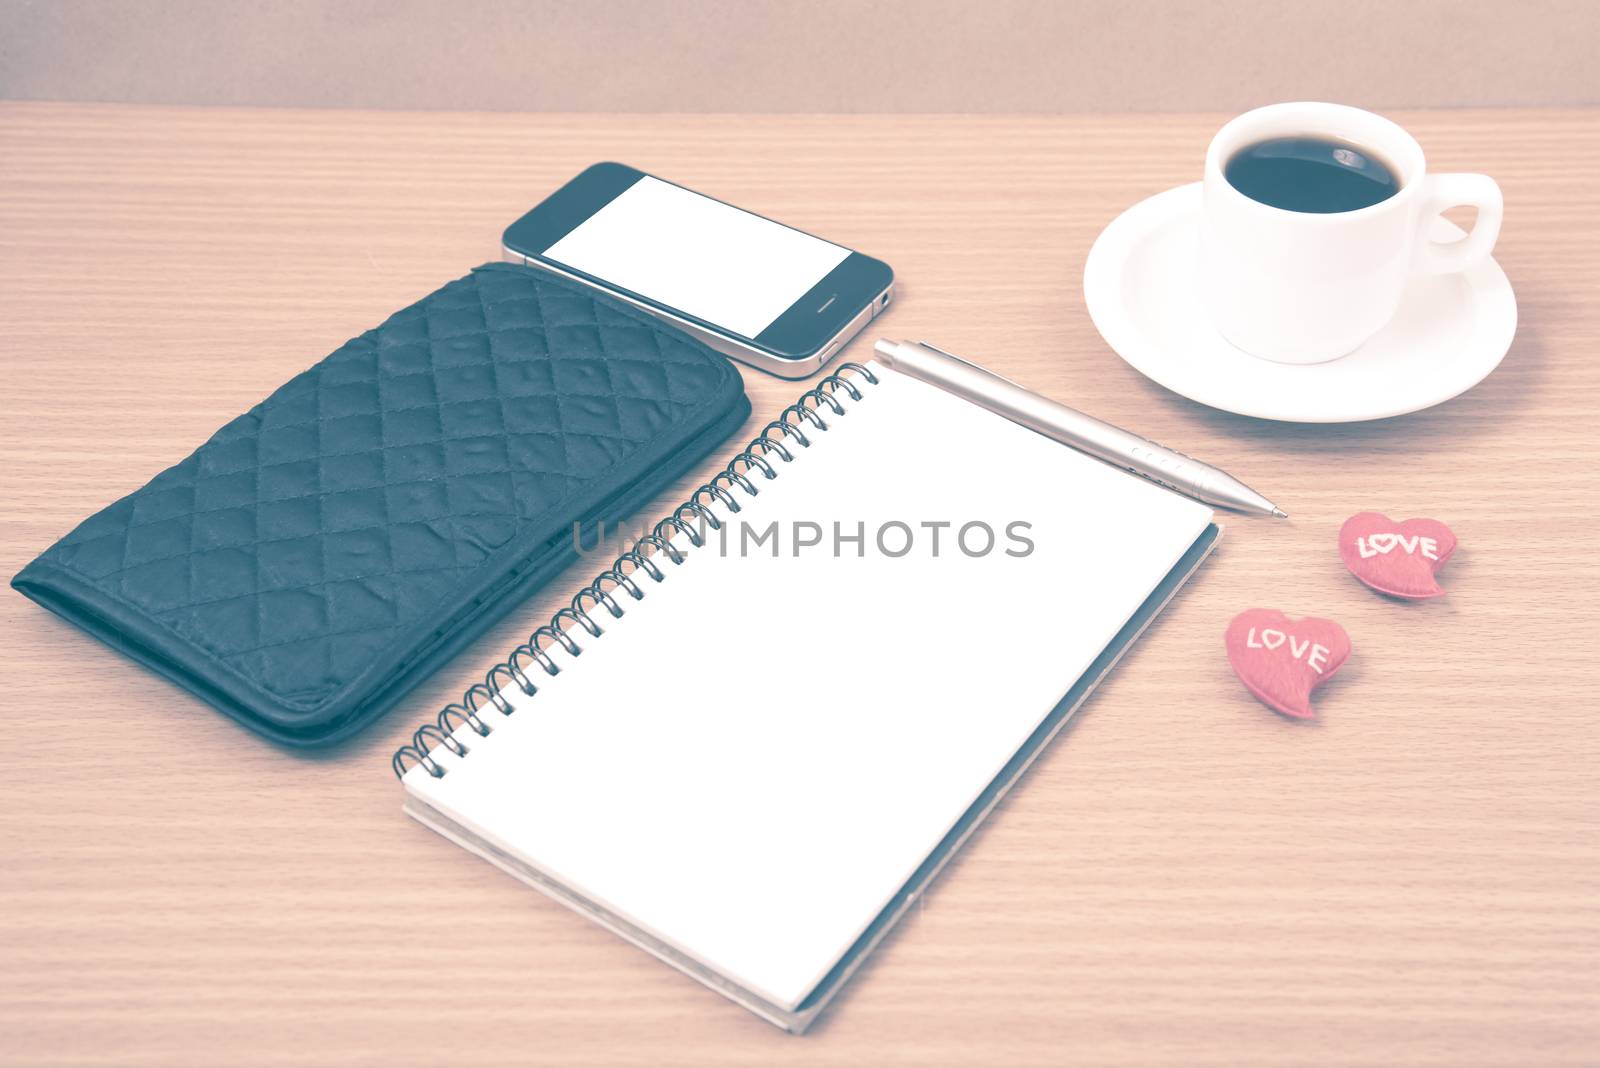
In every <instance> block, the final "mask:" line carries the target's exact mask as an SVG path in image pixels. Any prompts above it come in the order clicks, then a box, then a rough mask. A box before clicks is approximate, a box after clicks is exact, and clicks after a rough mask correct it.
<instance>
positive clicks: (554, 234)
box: [503, 162, 894, 360]
mask: <svg viewBox="0 0 1600 1068" xmlns="http://www.w3.org/2000/svg"><path fill="white" fill-rule="evenodd" d="M644 177H651V178H656V180H657V181H662V182H665V181H667V180H666V179H665V178H657V177H656V176H655V175H646V173H645V172H644V171H641V170H637V169H635V168H633V167H629V166H627V165H626V164H622V163H612V162H606V163H596V164H593V165H591V166H589V167H587V168H585V169H584V170H583V172H582V173H580V174H578V175H577V176H576V177H575V178H573V179H572V180H571V181H569V182H567V183H566V184H565V185H563V186H562V187H561V188H560V189H557V190H556V191H555V192H554V193H552V194H550V195H549V196H548V197H546V198H545V199H544V200H542V201H540V202H539V203H538V204H537V205H535V206H534V207H533V208H532V210H530V211H529V212H528V213H527V214H525V215H523V216H522V218H520V219H518V220H517V221H516V222H514V223H512V224H511V225H510V226H508V227H506V231H505V235H504V237H503V242H504V244H505V247H506V248H507V249H509V250H510V251H512V252H514V253H516V254H517V255H519V256H523V257H526V258H527V259H529V260H533V261H537V262H539V263H543V264H548V265H549V266H551V267H553V268H556V269H558V270H560V271H562V272H564V273H566V274H570V275H573V276H575V277H578V278H582V279H584V280H585V281H587V282H589V283H591V284H593V285H595V286H598V287H600V288H602V289H606V290H609V291H611V292H615V293H619V294H621V295H623V296H625V297H627V298H628V299H630V300H633V301H637V302H638V303H640V304H644V305H646V306H648V307H651V308H655V309H658V310H660V311H662V312H665V313H667V314H669V315H672V316H676V317H677V318H680V319H683V320H685V321H687V322H691V323H694V324H696V325H697V326H700V327H702V328H704V329H706V330H710V331H712V332H714V333H717V334H720V335H722V336H723V337H728V338H732V339H733V340H735V341H739V342H741V343H743V344H745V345H750V346H753V347H755V348H758V349H760V350H762V351H763V352H766V353H768V354H770V355H772V356H774V357H777V358H778V359H783V360H804V359H808V358H810V357H812V356H815V355H816V354H817V353H819V352H821V351H822V350H823V348H824V347H826V346H827V345H828V344H829V342H831V341H832V340H833V339H834V338H835V337H837V336H838V334H839V332H840V331H841V330H843V329H844V328H845V326H846V325H847V324H848V323H850V321H851V320H853V319H854V318H855V317H856V316H858V315H859V314H860V313H861V312H862V310H863V309H865V308H866V307H868V306H869V305H871V304H872V302H873V301H875V300H877V299H878V297H879V296H881V295H882V294H883V293H884V291H885V290H887V289H888V288H889V286H890V284H892V283H893V281H894V272H893V271H892V270H890V268H889V265H888V264H887V263H884V262H883V261H882V260H878V259H874V258H872V257H871V256H865V255H862V254H861V253H859V252H855V251H853V250H852V251H851V253H850V255H848V256H846V257H845V258H844V260H843V261H841V262H840V263H839V265H838V266H837V267H835V268H834V269H833V270H832V271H829V272H828V274H827V275H825V276H824V277H823V278H822V280H821V281H819V282H818V283H817V284H816V285H814V286H812V287H811V289H810V290H808V291H807V292H806V293H805V294H804V295H803V296H801V297H800V299H799V300H797V301H795V302H794V303H793V304H792V305H790V306H789V308H788V309H787V310H785V311H784V312H783V314H781V315H779V316H778V318H777V319H775V320H773V322H772V324H771V325H770V326H768V327H767V328H766V329H765V330H763V331H761V333H759V334H757V335H756V336H755V337H746V336H745V335H743V334H738V333H735V332H734V331H732V330H729V329H728V328H727V327H725V326H721V325H719V324H717V323H713V322H710V321H708V320H705V319H701V318H699V317H698V316H695V315H691V314H689V313H688V312H686V311H684V310H683V309H681V308H674V307H672V306H670V305H667V304H663V303H661V302H660V301H656V300H652V299H651V298H649V297H647V296H645V295H644V294H642V293H635V292H633V291H632V290H629V289H624V288H623V287H622V286H619V285H617V284H615V283H614V282H611V281H608V280H607V279H604V278H600V277H597V276H595V275H591V274H588V273H586V272H584V271H580V270H578V269H577V268H575V267H572V266H569V265H568V264H565V263H561V262H559V261H556V260H552V259H547V258H546V257H545V255H544V252H545V250H546V249H548V248H549V247H550V246H551V245H554V244H555V243H556V242H557V241H559V240H561V238H563V237H565V236H566V235H567V234H569V233H571V232H572V231H573V230H574V229H576V228H577V227H578V225H579V224H581V223H582V222H583V221H584V220H586V219H588V218H589V217H590V216H591V215H593V214H594V213H595V212H597V211H599V210H600V209H601V208H603V207H605V206H606V205H607V204H609V203H611V201H613V200H615V199H616V198H617V197H618V196H620V195H621V194H622V193H623V192H625V191H626V190H627V189H628V188H629V187H631V186H632V185H633V184H634V183H635V182H637V181H638V180H639V179H641V178H644ZM668 184H669V185H677V183H676V182H669V183H668ZM678 188H680V189H686V190H688V191H689V192H692V193H697V191H696V190H692V189H688V186H682V185H680V186H678ZM698 195H700V196H705V194H704V193H698ZM709 199H712V200H715V199H716V198H715V197H711V198H709ZM717 203H719V204H727V206H728V207H730V208H734V209H735V210H737V211H745V210H746V209H744V208H739V207H738V206H737V205H734V204H728V202H727V201H725V200H718V201H717ZM749 214H752V215H754V214H756V213H755V212H749ZM757 217H758V218H762V219H765V218H766V216H764V215H760V216H757ZM767 221H768V222H771V223H774V224H775V225H778V226H784V225H785V224H783V223H780V222H777V220H775V219H767ZM787 229H791V230H793V229H795V227H792V226H790V227H787ZM799 232H800V233H805V231H804V230H801V231H799ZM808 236H815V235H808ZM819 240H826V238H820V239H819ZM830 243H833V242H830Z"/></svg>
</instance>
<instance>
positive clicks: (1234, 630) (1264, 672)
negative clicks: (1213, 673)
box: [1223, 608, 1350, 719]
mask: <svg viewBox="0 0 1600 1068" xmlns="http://www.w3.org/2000/svg"><path fill="white" fill-rule="evenodd" d="M1223 643H1224V644H1225V645H1226V646H1227V649H1228V663H1229V664H1231V665H1232V666H1233V673H1234V674H1235V675H1238V676H1239V681H1241V682H1243V683H1244V685H1245V688H1246V689H1247V690H1249V691H1250V692H1251V693H1253V694H1255V695H1256V697H1257V698H1258V699H1259V700H1260V701H1261V703H1262V704H1264V705H1266V706H1267V707H1268V708H1270V709H1272V710H1273V711H1275V712H1281V713H1282V714H1283V715H1285V716H1292V717H1294V718H1295V719H1311V718H1312V717H1313V716H1314V715H1315V713H1314V712H1312V710H1311V691H1312V690H1314V689H1316V688H1317V687H1318V686H1321V685H1322V684H1323V683H1325V682H1327V681H1328V680H1329V679H1330V678H1332V677H1333V674H1334V672H1336V671H1338V670H1339V665H1341V664H1343V663H1344V662H1345V661H1346V660H1347V659H1349V657H1350V636H1349V635H1348V634H1346V633H1345V632H1344V628H1343V627H1341V626H1339V624H1337V623H1335V622H1334V621H1333V620H1331V619H1310V618H1308V619H1299V620H1291V619H1290V618H1289V617H1288V616H1286V615H1284V614H1283V613H1282V612H1279V611H1277V610H1275V609H1271V608H1252V609H1249V610H1248V611H1245V612H1240V613H1239V614H1238V615H1236V616H1234V617H1233V622H1231V623H1229V624H1228V631H1227V634H1226V635H1225V636H1224V638H1223Z"/></svg>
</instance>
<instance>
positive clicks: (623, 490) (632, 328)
mask: <svg viewBox="0 0 1600 1068" xmlns="http://www.w3.org/2000/svg"><path fill="white" fill-rule="evenodd" d="M749 412H750V403H749V401H748V400H747V399H746V398H745V395H744V386H743V382H742V380H741V379H740V377H739V373H738V372H737V371H736V370H735V369H734V368H733V366H732V365H731V364H729V363H728V361H727V360H726V359H724V358H723V357H722V356H720V355H719V354H717V353H715V352H713V351H712V350H711V349H709V348H707V347H706V346H704V345H702V344H701V343H700V342H698V341H696V340H694V339H693V338H691V337H689V336H688V335H686V334H684V333H681V332H680V331H678V330H676V329H674V328H672V327H671V326H668V325H667V324H665V323H662V322H659V321H657V320H655V319H653V318H651V317H649V316H647V315H645V314H644V313H642V312H639V311H636V310H634V309H632V308H630V307H628V306H626V305H623V304H621V303H619V302H617V301H615V300H612V299H610V298H608V297H606V296H604V295H602V294H599V293H596V292H594V291H593V290H590V289H587V288H584V287H582V286H579V285H576V284H574V283H571V282H568V281H566V280H564V279H561V278H558V277H556V276H554V275H551V274H548V273H545V272H542V271H538V270H535V269H533V268H529V267H524V266H520V265H514V264H509V263H492V264H486V265H484V266H482V267H478V268H476V269H475V270H473V271H472V272H471V273H470V274H468V275H467V276H466V277H464V278H458V279H457V280H455V281H453V282H451V283H449V284H448V285H446V286H445V287H444V288H442V289H440V290H438V291H437V292H435V293H433V294H431V295H429V296H427V297H424V298H423V299H422V300H420V301H418V302H417V303H415V304H413V305H411V306H410V307H408V308H405V309H403V310H401V311H399V312H396V313H395V314H394V315H392V316H390V317H389V318H388V319H387V320H386V321H385V322H384V323H383V324H382V325H380V326H378V327H377V328H375V329H373V330H369V331H367V332H366V333H364V334H362V335H361V336H360V337H357V338H355V339H353V340H351V341H349V342H347V343H346V344H344V345H343V346H341V347H340V348H339V349H338V350H337V351H335V352H334V353H333V354H332V355H330V356H328V357H327V358H326V359H324V360H323V361H322V362H321V363H318V364H317V365H316V366H314V367H312V368H311V369H310V370H308V371H305V372H304V373H302V374H300V375H298V376H296V377H295V378H293V379H291V380H290V381H289V382H287V383H286V384H284V385H283V386H281V387H280V388H279V389H278V390H277V391H275V392H274V393H273V394H272V395H271V396H269V397H268V398H267V399H266V400H264V401H262V402H261V403H260V404H258V405H256V406H255V407H254V408H251V409H250V410H249V411H248V412H246V413H244V414H243V415H241V416H239V417H238V418H236V419H234V420H233V421H232V422H230V423H228V424H227V425H226V426H224V427H223V428H222V429H221V430H218V431H217V432H216V434H214V435H213V436H212V437H211V439H210V440H209V441H207V442H206V443H205V444H204V445H202V446H200V448H199V449H197V450H195V452H194V453H192V454H191V455H190V456H189V457H188V458H187V459H185V460H184V461H183V462H181V463H179V464H177V465H176V466H175V467H171V468H169V469H167V470H166V471H163V472H162V473H161V474H159V475H157V476H156V477H155V478H153V479H151V480H150V481H149V482H148V483H147V484H146V485H145V486H144V487H143V488H141V489H139V490H137V491H135V492H134V493H132V494H130V495H129V496H127V497H124V498H123V499H122V500H120V501H117V502H116V503H115V504H112V505H111V506H109V507H107V508H105V509H103V510H102V511H100V512H97V513H95V514H94V515H92V516H90V517H89V518H88V519H86V520H84V521H83V522H82V523H81V524H79V525H78V527H77V528H76V529H75V530H73V531H72V532H71V533H70V534H68V535H67V536H66V537H64V538H62V539H61V540H60V541H59V542H57V543H56V544H55V545H53V546H52V547H51V548H50V549H48V550H47V551H46V552H45V553H44V554H43V555H41V556H40V557H39V558H38V559H36V560H34V561H33V562H32V563H30V564H29V565H28V566H27V567H25V568H23V569H22V571H21V572H20V573H19V574H18V575H17V576H16V578H15V579H13V580H12V585H13V586H15V587H16V588H17V589H18V590H20V591H21V592H22V593H24V594H26V595H27V596H28V597H31V598H32V599H33V600H35V601H37V602H38V603H39V604H41V605H43V606H44V607H46V608H48V609H50V611H52V612H55V613H56V614H57V615H59V616H61V617H63V618H64V619H67V620H69V621H70V622H72V623H74V624H76V625H77V626H79V627H81V628H82V629H83V630H86V631H88V632H89V633H90V634H92V635H94V636H95V637H97V638H99V639H100V640H101V641H103V642H105V643H106V644H108V645H110V646H112V647H113V648H115V649H117V650H119V651H120V652H122V653H124V654H126V655H127V656H129V657H132V658H133V659H135V660H137V661H139V662H140V663H143V664H145V665H146V666H148V667H150V668H153V669H154V670H156V671H158V672H160V673H161V674H163V675H165V676H166V677H167V678H169V679H171V680H172V681H173V682H176V683H177V684H178V685H180V686H182V687H184V688H185V689H187V690H189V691H191V692H193V693H195V694H197V695H198V696H200V697H201V698H203V699H204V700H205V701H206V702H208V703H209V704H211V705H213V706H214V707H216V708H218V709H220V710H221V711H223V712H225V713H227V714H228V715H230V716H232V717H234V718H235V719H237V720H239V721H240V722H241V723H243V724H245V725H246V726H248V727H250V728H252V729H254V730H256V731H258V732H260V733H261V734H264V735H267V736H268V737H271V738H274V739H276V740H278V741H280V742H284V743H288V744H291V745H317V744H323V743H328V742H332V741H335V740H338V739H340V738H343V737H346V736H348V735H350V734H351V733H353V732H355V731H356V730H358V729H360V728H361V727H362V726H363V725H365V724H367V723H369V722H371V721H372V720H373V719H375V718H376V717H377V716H379V715H381V714H382V713H383V712H385V711H386V710H388V709H389V708H390V707H391V706H393V705H394V704H395V703H396V702H397V701H398V700H400V699H401V698H402V697H403V696H404V695H405V694H406V693H407V692H408V691H409V690H410V689H411V688H412V687H413V686H415V685H416V684H417V683H418V682H419V681H421V680H422V679H424V678H425V677H426V676H427V675H428V674H429V673H431V672H432V671H434V670H435V669H436V668H437V667H438V666H439V665H440V663H441V662H443V661H444V660H445V659H447V658H448V657H450V656H451V655H453V654H454V653H455V652H456V651H457V650H459V649H460V648H461V647H462V646H463V645H464V644H466V643H467V642H469V641H471V640H472V639H473V638H474V637H476V636H477V635H478V634H479V633H481V632H482V631H483V630H484V629H485V628H487V627H488V626H489V625H490V624H491V623H493V622H494V621H495V620H496V619H498V618H499V617H500V616H501V615H502V614H504V613H505V611H506V610H508V609H509V608H511V607H513V606H514V605H515V604H516V603H517V602H518V601H520V600H521V599H522V598H524V597H525V596H527V595H528V594H529V593H531V592H533V591H534V590H535V589H537V588H538V587H539V586H540V585H542V584H543V583H544V582H546V581H547V580H549V579H550V578H551V577H553V576H554V575H555V573H556V572H558V571H559V570H560V569H562V568H563V567H565V566H566V565H567V564H568V563H570V562H571V561H572V560H573V559H574V558H575V557H576V555H577V546H576V544H575V531H574V525H575V524H577V525H578V527H579V529H580V530H588V531H592V530H593V528H594V525H595V524H597V523H607V524H611V523H616V522H619V521H620V520H622V519H623V518H625V517H626V516H627V515H628V514H629V513H631V512H633V511H634V510H636V509H637V508H639V507H642V506H643V505H644V504H646V503H648V501H649V500H650V498H651V497H652V496H654V495H655V494H656V493H657V492H658V491H660V490H662V489H664V488H665V487H666V486H667V484H668V483H670V482H671V481H672V480H674V479H676V478H677V477H678V476H680V475H682V474H684V473H686V472H687V470H688V469H689V468H690V467H691V466H692V465H693V464H694V463H695V462H696V461H697V460H699V459H700V458H701V457H703V456H704V455H705V454H706V453H707V452H709V451H710V450H711V449H712V448H714V447H716V445H717V444H718V443H719V442H721V441H722V439H723V438H725V437H726V436H727V435H728V434H730V433H732V432H733V430H735V429H736V428H737V427H738V426H739V425H740V424H741V423H742V422H743V421H744V419H745V418H746V416H748V415H749ZM584 544H589V542H585V543H584Z"/></svg>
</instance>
